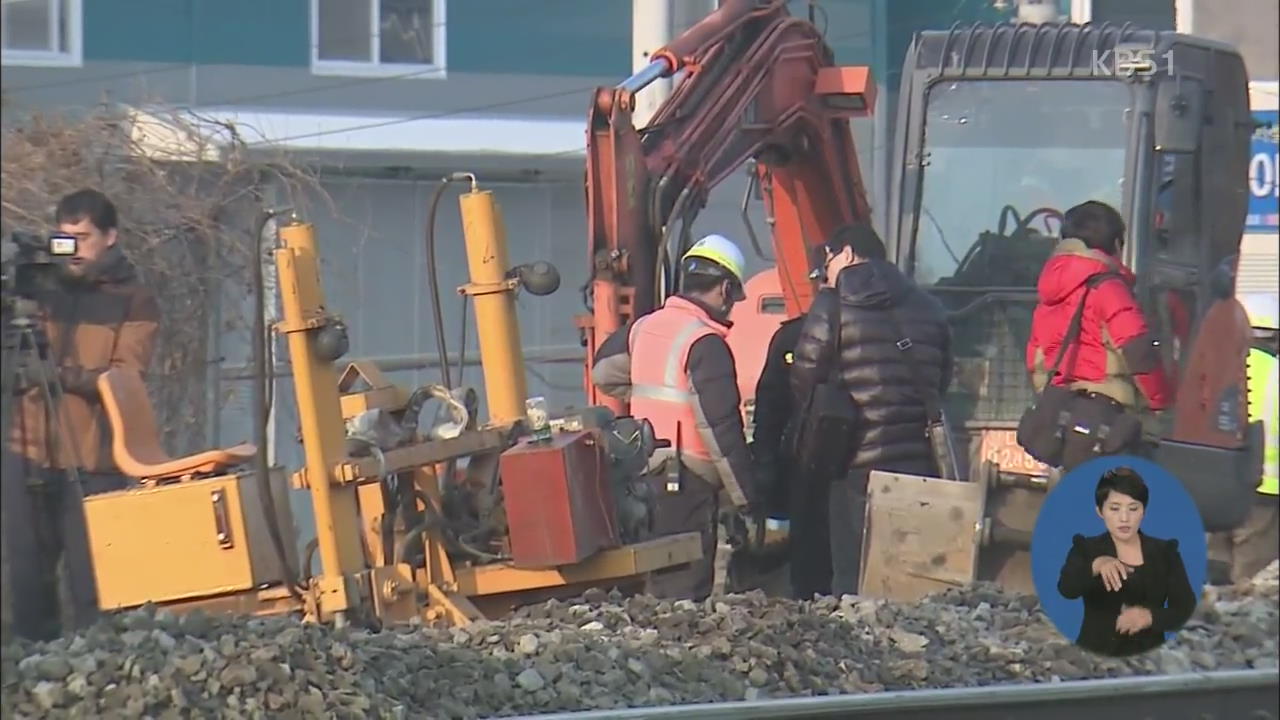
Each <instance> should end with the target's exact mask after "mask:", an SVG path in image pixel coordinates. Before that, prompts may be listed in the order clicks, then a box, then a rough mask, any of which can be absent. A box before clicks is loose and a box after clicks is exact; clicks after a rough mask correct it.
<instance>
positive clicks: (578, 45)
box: [448, 0, 631, 78]
mask: <svg viewBox="0 0 1280 720" xmlns="http://www.w3.org/2000/svg"><path fill="white" fill-rule="evenodd" d="M448 18H449V30H450V32H449V69H450V70H457V71H459V72H486V73H539V74H551V75H584V76H594V77H601V76H603V77H618V78H622V77H625V76H626V75H627V74H628V73H629V72H630V70H631V0H466V1H462V0H453V2H450V3H449V13H448Z"/></svg>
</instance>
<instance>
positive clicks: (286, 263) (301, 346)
mask: <svg viewBox="0 0 1280 720" xmlns="http://www.w3.org/2000/svg"><path fill="white" fill-rule="evenodd" d="M280 239H281V241H282V243H283V247H282V248H280V249H278V250H276V267H277V270H278V272H279V275H280V277H279V285H280V299H281V305H282V310H283V321H282V322H281V323H280V324H279V326H278V327H279V329H280V331H281V332H283V333H285V335H286V336H287V337H288V341H289V360H290V363H291V364H292V366H293V384H294V392H295V394H296V395H297V398H298V419H299V421H300V424H301V426H302V444H303V447H304V449H305V451H306V469H307V470H306V477H307V484H308V485H309V486H310V488H311V502H312V507H313V510H314V512H315V520H316V540H317V544H318V545H319V550H320V561H321V563H322V568H323V569H322V577H321V579H320V585H321V588H322V596H321V597H322V603H321V605H322V608H323V609H325V610H326V611H332V612H341V611H343V610H346V609H347V607H348V604H349V603H348V602H347V601H346V600H347V599H346V591H345V578H346V577H347V576H350V575H352V574H354V573H357V572H360V571H361V570H363V569H364V553H363V550H362V548H361V545H360V536H359V531H360V517H359V513H358V511H357V508H356V490H355V485H343V484H340V483H338V482H336V481H335V477H334V468H335V467H336V466H337V465H338V463H340V462H342V461H343V460H344V459H345V458H346V450H345V442H346V441H345V437H346V433H345V431H344V428H343V421H342V407H341V404H340V399H339V395H338V374H337V370H336V369H335V368H334V366H333V362H332V361H331V360H327V359H325V358H323V357H321V355H320V354H319V352H318V351H317V348H316V332H317V331H318V330H319V329H320V328H322V327H323V326H324V325H325V324H326V321H327V318H328V315H327V314H326V312H325V306H324V291H323V289H322V288H321V285H320V265H319V262H318V260H317V256H316V241H315V231H314V228H313V227H312V226H311V225H310V224H306V223H300V222H293V223H290V224H288V225H285V226H284V227H282V228H280Z"/></svg>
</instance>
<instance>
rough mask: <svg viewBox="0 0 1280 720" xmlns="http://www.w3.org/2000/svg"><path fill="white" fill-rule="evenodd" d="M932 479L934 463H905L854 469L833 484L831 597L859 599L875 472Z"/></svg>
mask: <svg viewBox="0 0 1280 720" xmlns="http://www.w3.org/2000/svg"><path fill="white" fill-rule="evenodd" d="M877 469H878V470H886V471H889V472H898V473H905V474H909V475H926V476H928V475H933V474H934V473H935V470H934V464H933V460H932V459H928V460H925V459H921V460H916V461H911V460H902V461H895V462H892V463H887V464H886V466H884V467H879V468H854V469H852V470H850V471H849V474H848V475H846V476H845V478H844V479H843V480H837V481H835V482H833V483H831V489H830V496H829V500H828V506H829V507H830V512H829V514H828V517H829V518H830V520H829V523H830V525H829V527H830V534H831V571H832V573H831V594H832V595H835V596H836V597H839V596H841V595H856V594H857V593H858V582H859V580H860V577H859V576H860V574H861V572H862V553H863V534H864V533H865V531H866V527H867V517H866V513H867V481H868V480H870V479H871V471H872V470H877Z"/></svg>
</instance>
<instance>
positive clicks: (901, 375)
mask: <svg viewBox="0 0 1280 720" xmlns="http://www.w3.org/2000/svg"><path fill="white" fill-rule="evenodd" d="M891 310H893V311H894V312H893V313H891V312H890V311H891ZM833 314H837V317H836V318H835V319H837V320H838V325H839V328H840V330H839V332H840V338H839V340H840V353H839V359H838V362H837V364H836V367H835V368H834V369H835V371H836V372H837V375H836V377H837V378H838V379H839V380H840V382H841V383H842V384H843V385H844V387H845V388H847V389H848V390H849V394H850V395H851V396H852V397H853V400H854V402H855V403H856V404H857V406H858V411H859V413H860V416H861V423H860V427H859V429H858V433H857V435H856V436H855V437H853V438H850V440H851V442H854V443H856V444H857V446H858V450H857V452H856V453H855V455H854V458H853V467H854V468H855V469H857V468H876V469H884V470H897V471H900V472H927V471H928V470H927V468H932V466H933V460H932V457H933V455H932V452H931V451H930V449H929V443H928V440H927V439H926V437H925V424H926V422H925V406H924V402H923V400H922V399H921V398H920V394H919V393H918V392H917V390H916V385H915V383H914V381H913V379H912V372H911V366H910V365H908V364H907V358H905V357H903V351H902V350H901V349H899V347H898V342H899V340H901V339H902V337H901V335H900V334H899V331H898V325H897V324H896V323H895V321H894V320H895V319H894V315H895V314H896V315H897V320H898V322H900V323H901V327H902V332H904V333H906V335H907V336H908V337H909V338H910V340H911V345H912V347H911V352H912V353H913V357H914V359H915V361H916V364H917V365H918V366H919V368H920V372H921V375H922V376H923V378H924V381H925V382H926V383H928V385H931V386H933V387H934V388H937V389H938V391H939V396H941V394H942V393H945V392H946V389H947V386H948V385H949V384H950V381H951V350H950V345H951V333H950V331H949V329H948V328H947V323H946V313H945V311H944V310H943V307H942V305H941V303H939V302H938V301H937V300H936V299H935V298H934V297H932V296H931V295H929V294H927V293H925V292H924V291H922V290H920V289H919V288H917V287H916V286H915V284H914V283H912V282H911V280H909V279H908V278H907V277H906V276H904V275H903V274H902V273H901V272H900V271H899V270H898V268H897V267H895V266H894V265H893V264H892V263H889V262H886V261H884V260H869V261H866V262H862V263H859V264H857V265H851V266H849V267H847V268H845V269H844V270H842V271H841V272H840V276H839V278H838V279H837V282H836V287H835V289H834V290H823V291H821V292H820V293H819V294H818V296H817V297H816V298H814V301H813V306H812V308H811V309H810V310H809V316H808V318H807V319H806V320H805V323H804V328H803V329H802V330H801V331H800V340H799V341H798V342H797V343H796V350H795V363H794V364H793V365H792V369H791V389H792V392H793V393H794V396H795V398H796V406H797V407H804V406H805V403H807V401H808V398H809V394H810V392H811V391H812V388H813V387H814V385H816V384H818V383H820V382H822V381H823V379H824V378H826V377H829V375H828V373H829V372H831V370H832V357H833V355H834V351H835V347H836V343H835V339H834V338H832V336H831V335H832V332H831V329H832V327H833V322H832V320H833V317H832V315H833Z"/></svg>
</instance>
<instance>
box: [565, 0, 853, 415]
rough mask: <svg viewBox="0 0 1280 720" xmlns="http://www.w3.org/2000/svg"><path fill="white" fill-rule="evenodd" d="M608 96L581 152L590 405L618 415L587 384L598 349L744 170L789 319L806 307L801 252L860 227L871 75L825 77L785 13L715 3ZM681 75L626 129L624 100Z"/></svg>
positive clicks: (808, 287)
mask: <svg viewBox="0 0 1280 720" xmlns="http://www.w3.org/2000/svg"><path fill="white" fill-rule="evenodd" d="M651 57H652V58H653V61H652V62H651V63H650V64H649V65H648V67H646V68H645V69H643V70H641V71H640V72H638V73H636V74H635V75H633V76H632V77H630V78H628V79H627V80H626V81H624V82H623V83H622V84H620V85H618V86H617V87H608V88H598V89H597V90H596V92H595V96H594V99H593V102H592V106H591V110H590V123H589V129H588V140H587V213H588V217H587V230H588V251H589V253H590V265H589V267H590V269H591V280H590V282H589V284H588V286H587V288H586V289H585V291H584V292H585V293H586V295H587V296H588V305H589V307H590V314H589V315H585V316H583V317H582V318H581V319H580V321H579V326H580V327H581V328H582V330H583V339H584V344H585V345H586V347H587V350H588V352H587V361H586V365H587V368H586V389H587V397H588V400H589V402H590V403H591V404H600V405H606V406H608V407H611V408H612V409H613V410H615V411H618V412H621V411H623V410H624V408H623V407H622V403H619V402H618V401H616V400H614V399H612V398H609V397H607V396H605V395H603V394H601V393H598V392H597V390H596V389H595V387H594V386H593V385H592V383H591V379H590V377H591V363H592V360H593V358H594V357H595V353H596V348H597V347H598V346H599V345H600V344H601V343H603V342H604V341H605V339H606V338H608V337H609V335H610V334H612V333H613V332H614V331H616V330H617V329H618V328H620V327H622V326H623V325H625V324H626V323H627V322H628V321H629V320H631V319H632V318H635V317H639V316H641V315H644V314H645V313H647V312H649V311H650V310H652V309H653V308H654V307H655V306H657V305H658V304H660V303H661V302H662V301H663V299H665V297H666V296H667V295H669V294H670V293H672V292H674V290H675V288H676V287H677V286H678V285H677V281H678V278H677V277H676V270H677V268H678V260H679V257H680V255H681V254H682V253H683V250H684V249H685V248H686V247H687V246H688V244H689V243H690V242H692V238H690V237H689V233H690V229H691V228H692V224H693V219H694V217H695V216H696V215H697V213H698V211H700V210H701V209H702V208H703V207H704V206H705V204H706V201H707V198H708V196H709V194H710V192H711V190H712V188H714V187H715V186H716V185H717V184H718V183H720V182H721V181H723V180H724V179H725V178H726V177H728V176H729V175H730V174H731V173H733V172H734V171H735V170H737V169H738V168H740V167H741V166H742V165H743V164H744V163H746V162H747V161H749V160H752V159H754V160H755V161H756V172H757V173H758V174H759V177H760V179H761V180H762V181H763V182H764V186H765V187H767V188H769V189H770V192H769V197H767V198H766V201H767V202H770V203H771V205H772V207H771V211H772V213H771V214H772V217H773V222H772V223H771V225H772V231H773V245H774V257H775V258H776V261H777V264H778V274H779V279H780V281H781V284H782V290H783V293H784V294H785V296H786V303H787V312H788V314H789V315H791V316H794V315H796V314H799V313H801V312H803V311H804V310H806V309H807V308H808V306H809V303H810V302H811V300H812V298H813V293H814V289H813V284H812V283H811V281H810V280H809V278H808V275H809V270H810V268H809V260H808V258H809V251H810V248H812V247H814V246H816V245H819V244H821V243H822V242H823V241H825V240H826V239H827V238H828V237H830V235H831V233H832V232H833V231H834V230H835V229H836V228H838V227H839V226H841V225H843V224H846V223H848V222H851V221H854V220H864V219H867V218H868V216H869V208H868V205H867V200H866V193H865V191H864V188H863V184H862V177H861V174H860V173H859V171H858V160H857V155H856V153H855V151H854V146H853V135H852V133H851V131H850V128H849V119H850V118H852V117H859V116H864V115H867V114H869V113H870V112H871V111H872V108H873V105H874V100H875V86H874V84H873V83H872V81H871V76H870V71H869V70H868V69H867V68H864V67H836V66H835V64H834V59H833V55H832V52H831V49H830V48H829V47H827V45H826V42H825V41H824V40H823V38H822V35H821V33H820V32H819V31H818V29H817V28H816V27H814V26H813V24H811V23H809V22H806V21H804V20H802V19H800V18H796V17H792V16H791V15H790V14H789V13H788V12H787V8H786V2H785V0H725V2H723V3H722V4H721V6H720V8H719V9H718V10H716V11H715V12H713V13H712V14H710V15H708V16H707V17H706V18H704V19H703V20H702V21H701V22H699V23H698V24H696V25H694V26H693V27H692V28H690V29H689V30H688V31H687V32H685V33H684V34H683V35H681V36H680V37H679V38H677V39H676V40H675V41H674V42H672V43H671V44H669V45H667V46H666V47H664V48H662V49H660V50H657V51H656V52H654V53H653V54H652V55H651ZM677 74H678V75H680V76H681V77H680V78H679V79H678V84H677V86H676V88H675V89H674V91H673V92H672V94H671V96H670V97H669V98H667V100H666V102H665V103H663V105H662V106H661V107H660V108H659V109H658V111H657V112H656V113H655V114H654V117H653V119H652V120H651V121H650V123H649V125H648V126H646V127H645V128H643V129H641V130H637V129H636V128H635V126H634V125H633V123H632V110H633V109H634V107H635V103H634V98H635V93H637V92H639V91H640V90H642V89H643V88H644V87H645V86H647V85H649V84H650V83H652V82H653V81H655V80H657V79H659V78H664V77H671V76H673V75H677Z"/></svg>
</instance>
